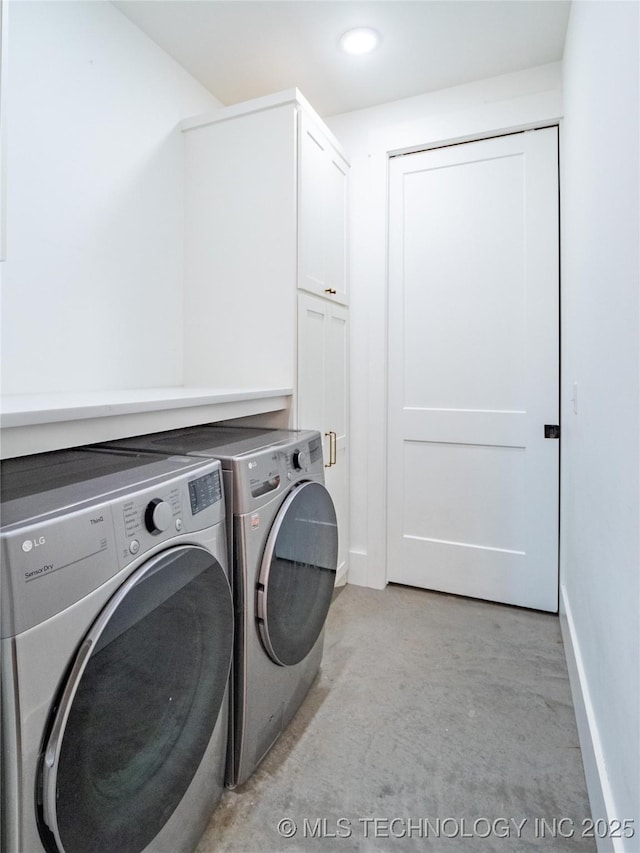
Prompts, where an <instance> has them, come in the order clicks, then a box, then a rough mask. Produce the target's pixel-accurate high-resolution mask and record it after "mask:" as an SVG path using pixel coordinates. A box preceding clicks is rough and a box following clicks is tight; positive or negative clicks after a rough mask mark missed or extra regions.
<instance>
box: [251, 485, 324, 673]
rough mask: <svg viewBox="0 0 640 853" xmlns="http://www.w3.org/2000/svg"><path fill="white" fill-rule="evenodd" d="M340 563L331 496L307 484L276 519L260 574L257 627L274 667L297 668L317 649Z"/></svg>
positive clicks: (291, 496)
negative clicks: (338, 562) (275, 664)
mask: <svg viewBox="0 0 640 853" xmlns="http://www.w3.org/2000/svg"><path fill="white" fill-rule="evenodd" d="M337 561H338V527H337V523H336V512H335V508H334V506H333V501H332V500H331V496H330V495H329V492H328V491H327V490H326V488H325V487H324V486H323V485H321V484H320V483H303V484H302V485H301V486H298V487H297V488H295V489H294V490H293V491H292V492H291V493H290V494H289V496H288V497H287V498H286V500H285V501H284V503H283V504H282V507H281V508H280V511H279V513H278V515H277V516H276V519H275V521H274V523H273V526H272V528H271V530H270V532H269V537H268V539H267V544H266V547H265V551H264V557H263V561H262V566H261V571H260V580H259V585H258V626H259V629H260V635H261V638H262V642H263V644H264V647H265V649H266V650H267V652H268V654H269V655H270V657H271V658H272V659H273V660H274V661H275V663H277V664H280V665H281V666H293V665H294V664H296V663H299V662H300V661H301V660H304V658H305V657H306V656H307V655H308V654H309V652H310V651H311V649H312V648H313V646H314V645H315V643H316V640H317V639H318V637H319V636H320V633H321V631H322V629H323V627H324V623H325V620H326V618H327V613H328V612H329V605H330V604H331V596H332V595H333V589H334V586H335V577H336V568H337Z"/></svg>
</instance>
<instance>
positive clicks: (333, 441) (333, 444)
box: [324, 430, 338, 468]
mask: <svg viewBox="0 0 640 853" xmlns="http://www.w3.org/2000/svg"><path fill="white" fill-rule="evenodd" d="M325 435H328V436H329V464H328V465H327V464H326V463H325V466H324V467H325V468H331V466H332V465H335V464H336V462H337V461H338V435H337V433H335V432H333V430H330V431H329V432H325Z"/></svg>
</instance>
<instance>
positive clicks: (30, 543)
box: [22, 536, 46, 554]
mask: <svg viewBox="0 0 640 853" xmlns="http://www.w3.org/2000/svg"><path fill="white" fill-rule="evenodd" d="M45 541H46V540H45V538H44V536H39V537H38V538H37V539H25V541H24V542H23V543H22V550H23V551H24V553H25V554H28V553H29V551H31V549H32V548H39V547H40V545H44V543H45Z"/></svg>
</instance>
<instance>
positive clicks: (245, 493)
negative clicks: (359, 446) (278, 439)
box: [233, 431, 324, 515]
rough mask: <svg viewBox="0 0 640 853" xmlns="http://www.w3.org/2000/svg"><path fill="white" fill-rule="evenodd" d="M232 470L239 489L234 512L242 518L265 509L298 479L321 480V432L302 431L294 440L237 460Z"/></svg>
mask: <svg viewBox="0 0 640 853" xmlns="http://www.w3.org/2000/svg"><path fill="white" fill-rule="evenodd" d="M234 470H235V474H236V480H237V485H238V488H236V489H235V493H234V507H233V511H234V512H235V513H236V514H237V515H243V514H244V513H246V512H250V511H252V510H253V509H255V508H256V507H258V506H264V504H265V502H267V501H269V500H271V498H273V497H275V496H276V495H278V494H280V493H281V492H282V491H283V489H287V488H289V487H290V486H291V485H292V484H293V483H295V482H297V481H299V480H307V479H309V478H310V477H313V478H314V479H318V477H320V478H321V479H323V480H324V466H323V460H322V439H321V438H320V433H318V432H312V431H305V433H304V434H302V435H300V436H299V437H298V440H297V441H296V440H293V441H291V443H288V442H287V443H286V444H284V445H283V444H279V445H274V446H273V447H267V448H265V449H264V450H259V451H255V452H251V453H246V454H244V455H243V456H239V457H236V458H235V460H234Z"/></svg>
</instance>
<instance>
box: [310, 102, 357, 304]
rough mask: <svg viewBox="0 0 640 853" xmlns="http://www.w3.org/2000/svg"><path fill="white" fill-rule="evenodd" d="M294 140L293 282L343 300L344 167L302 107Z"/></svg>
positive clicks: (345, 290) (345, 281) (346, 166)
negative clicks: (295, 274)
mask: <svg viewBox="0 0 640 853" xmlns="http://www.w3.org/2000/svg"><path fill="white" fill-rule="evenodd" d="M299 140H300V142H299V162H298V240H299V245H298V258H299V259H298V287H300V288H302V289H303V290H309V291H311V292H312V293H317V294H320V295H322V296H325V297H328V298H330V299H332V300H334V301H336V302H341V303H343V304H346V302H347V272H346V270H347V257H346V244H347V240H346V226H347V218H346V211H347V173H348V168H349V167H348V164H347V162H346V161H345V160H344V158H343V157H342V156H341V155H340V154H339V153H338V151H336V149H335V148H334V147H333V145H332V144H331V143H330V142H329V139H328V137H327V136H326V134H325V133H323V131H322V130H321V129H320V128H319V127H318V126H317V125H316V124H315V123H314V122H313V121H312V120H311V119H310V118H309V116H307V115H305V114H304V113H301V114H300V135H299Z"/></svg>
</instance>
